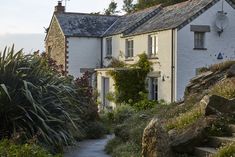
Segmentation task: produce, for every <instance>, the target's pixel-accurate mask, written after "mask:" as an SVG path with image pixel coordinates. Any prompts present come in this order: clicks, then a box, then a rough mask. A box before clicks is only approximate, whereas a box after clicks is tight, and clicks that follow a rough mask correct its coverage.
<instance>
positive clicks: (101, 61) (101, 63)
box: [100, 38, 104, 68]
mask: <svg viewBox="0 0 235 157" xmlns="http://www.w3.org/2000/svg"><path fill="white" fill-rule="evenodd" d="M100 55H101V56H100V57H101V59H100V68H103V66H104V65H103V38H101V54H100Z"/></svg>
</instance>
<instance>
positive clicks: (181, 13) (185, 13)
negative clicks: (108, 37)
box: [127, 0, 218, 35]
mask: <svg viewBox="0 0 235 157" xmlns="http://www.w3.org/2000/svg"><path fill="white" fill-rule="evenodd" d="M216 2H218V0H189V1H186V2H182V3H178V4H175V5H171V6H168V7H164V8H163V9H162V10H161V11H160V12H159V13H158V14H157V15H155V16H154V17H153V18H151V19H150V20H148V21H147V22H145V23H144V25H141V26H140V27H138V28H137V29H135V30H133V31H132V32H131V33H129V34H127V35H136V34H142V33H148V32H153V31H160V30H167V29H172V28H178V27H179V28H180V27H183V26H184V24H186V23H187V22H190V19H191V20H193V19H192V18H193V17H194V16H197V15H199V14H200V13H202V12H203V11H205V10H206V9H207V8H209V7H210V6H212V5H213V4H214V3H216Z"/></svg>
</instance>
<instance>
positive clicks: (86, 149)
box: [64, 135, 113, 157]
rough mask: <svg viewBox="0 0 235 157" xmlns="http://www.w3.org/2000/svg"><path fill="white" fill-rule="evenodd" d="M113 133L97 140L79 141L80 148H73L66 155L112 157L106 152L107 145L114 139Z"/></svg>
mask: <svg viewBox="0 0 235 157" xmlns="http://www.w3.org/2000/svg"><path fill="white" fill-rule="evenodd" d="M112 138H113V136H112V135H107V136H106V138H103V139H96V140H85V141H82V142H79V146H78V148H71V149H70V150H69V152H68V153H65V155H64V157H111V156H109V155H107V154H105V152H104V148H105V145H106V144H107V142H108V141H109V140H110V139H112Z"/></svg>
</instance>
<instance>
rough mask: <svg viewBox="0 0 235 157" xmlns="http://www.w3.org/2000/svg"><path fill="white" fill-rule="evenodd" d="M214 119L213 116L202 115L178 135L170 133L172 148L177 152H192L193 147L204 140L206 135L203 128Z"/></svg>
mask: <svg viewBox="0 0 235 157" xmlns="http://www.w3.org/2000/svg"><path fill="white" fill-rule="evenodd" d="M215 120H216V119H215V118H214V117H207V118H205V117H202V118H200V119H199V120H198V121H197V122H196V123H195V124H193V125H191V126H189V127H188V128H187V129H185V130H183V131H182V132H181V133H179V134H178V135H175V134H172V136H170V139H171V140H172V141H171V148H172V150H173V151H174V152H178V153H189V154H191V153H193V152H194V147H195V146H198V145H200V144H201V143H203V142H204V140H205V137H206V136H207V134H206V130H205V129H206V128H208V127H209V126H210V125H211V123H213V122H214V121H215Z"/></svg>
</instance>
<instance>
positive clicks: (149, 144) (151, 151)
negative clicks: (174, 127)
mask: <svg viewBox="0 0 235 157" xmlns="http://www.w3.org/2000/svg"><path fill="white" fill-rule="evenodd" d="M162 126H163V123H162V122H161V121H160V120H159V119H157V118H154V119H152V120H151V122H150V123H149V124H148V126H147V127H146V128H145V130H144V134H143V139H142V157H171V156H172V155H171V150H170V140H169V136H168V134H167V132H166V131H165V130H164V128H163V127H162Z"/></svg>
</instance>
